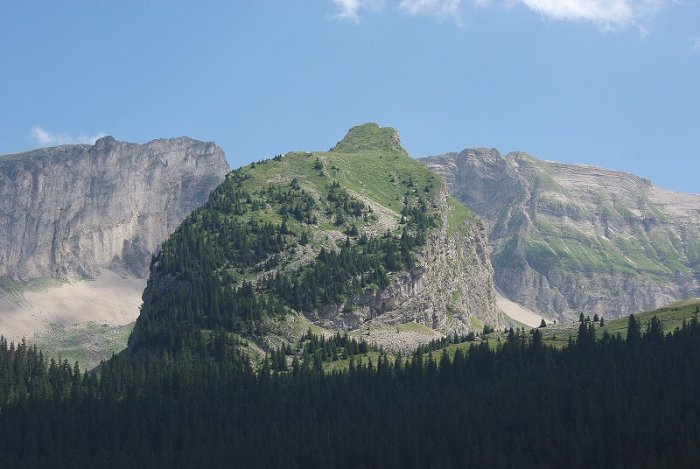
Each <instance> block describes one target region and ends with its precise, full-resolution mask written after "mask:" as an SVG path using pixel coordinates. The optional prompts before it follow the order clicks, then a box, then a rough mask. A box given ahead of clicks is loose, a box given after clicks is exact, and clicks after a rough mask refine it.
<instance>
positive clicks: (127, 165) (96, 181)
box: [0, 137, 229, 340]
mask: <svg viewBox="0 0 700 469" xmlns="http://www.w3.org/2000/svg"><path fill="white" fill-rule="evenodd" d="M228 170H229V167H228V163H227V162H226V159H225V157H224V153H223V151H222V150H221V149H220V148H219V147H217V146H216V145H214V144H213V143H204V142H199V141H196V140H192V139H190V138H186V137H182V138H177V139H167V140H154V141H152V142H149V143H147V144H145V145H137V144H133V143H125V142H118V141H116V140H115V139H114V138H112V137H105V138H102V139H100V140H98V141H97V142H96V143H95V145H93V146H90V145H63V146H58V147H53V148H45V149H40V150H34V151H30V152H26V153H20V154H14V155H5V156H0V334H3V335H5V337H9V338H10V339H13V340H17V339H19V338H21V337H23V336H24V337H28V338H31V337H32V335H33V334H34V333H36V332H41V331H42V330H44V328H45V327H46V326H47V325H49V324H50V323H59V324H62V325H70V326H75V325H80V324H81V323H84V322H86V321H99V322H100V324H102V323H114V324H118V325H121V324H127V323H129V322H132V321H133V320H134V319H135V318H136V316H137V315H138V308H139V305H140V304H141V293H142V291H143V288H144V287H145V284H146V280H145V277H146V275H147V273H148V266H149V262H150V260H151V256H152V254H153V253H154V252H156V250H157V249H158V247H159V246H160V244H161V243H162V242H163V241H164V240H165V239H166V238H167V236H168V235H170V234H171V233H172V232H173V231H174V230H175V228H176V227H177V226H178V225H179V224H180V222H181V221H182V220H183V219H184V218H185V217H186V216H187V215H188V214H189V213H190V212H191V211H192V210H193V209H194V208H195V207H197V206H199V205H201V204H202V203H204V202H205V201H206V200H207V197H208V194H209V192H210V191H211V189H213V188H214V187H216V186H217V185H218V184H219V183H220V182H221V181H222V180H223V178H224V176H225V174H226V173H227V172H228ZM56 280H59V281H56ZM76 282H77V283H76Z"/></svg>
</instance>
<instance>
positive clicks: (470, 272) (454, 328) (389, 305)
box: [308, 187, 503, 334]
mask: <svg viewBox="0 0 700 469" xmlns="http://www.w3.org/2000/svg"><path fill="white" fill-rule="evenodd" d="M447 197H448V192H447V189H446V187H443V189H442V190H441V191H440V192H439V194H438V196H437V198H436V200H435V209H436V210H437V212H438V213H439V215H440V218H441V220H442V226H441V227H440V228H439V229H436V230H435V231H434V232H433V233H431V234H430V236H429V239H428V243H427V244H426V246H425V247H424V249H423V250H422V251H421V252H420V254H419V256H418V260H417V263H416V267H415V268H414V269H412V270H411V271H408V272H404V273H401V274H397V275H396V277H395V278H394V279H393V281H392V282H391V284H390V285H389V286H388V287H387V288H385V289H381V290H378V291H374V292H372V291H368V292H365V293H364V294H363V295H360V296H358V297H355V298H353V299H351V300H350V301H349V302H348V303H346V304H339V305H328V306H325V307H323V308H320V309H319V310H317V311H313V312H311V313H310V314H308V317H309V319H310V320H311V321H313V322H315V323H316V324H318V325H320V326H322V327H326V328H329V329H342V330H346V331H349V330H354V329H358V328H359V327H361V326H364V325H367V324H368V323H376V324H385V325H392V324H405V323H410V322H416V323H420V324H424V325H425V326H427V327H429V328H431V329H434V330H436V331H438V332H441V333H443V334H452V333H460V334H462V333H466V332H469V331H472V330H474V327H473V323H472V320H471V319H472V318H476V319H478V320H479V321H482V322H484V323H486V324H490V325H492V326H494V327H502V325H503V322H502V317H501V315H500V312H499V310H498V308H497V307H496V294H495V290H494V285H493V268H492V267H491V261H490V259H489V255H488V249H489V248H488V239H487V232H486V228H485V226H484V224H483V222H481V220H479V219H477V218H476V217H473V218H472V219H470V220H468V221H467V222H465V224H464V226H462V227H461V229H459V230H456V231H455V232H454V233H452V234H450V230H449V221H448V215H449V211H450V210H451V208H450V207H449V204H448V202H447ZM474 332H481V331H480V330H474Z"/></svg>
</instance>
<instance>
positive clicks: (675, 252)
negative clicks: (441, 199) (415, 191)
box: [423, 148, 700, 318]
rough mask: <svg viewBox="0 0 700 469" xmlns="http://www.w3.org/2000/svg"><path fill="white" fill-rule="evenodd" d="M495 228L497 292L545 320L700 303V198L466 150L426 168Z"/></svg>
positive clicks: (600, 173)
mask: <svg viewBox="0 0 700 469" xmlns="http://www.w3.org/2000/svg"><path fill="white" fill-rule="evenodd" d="M423 161H424V162H425V163H426V164H427V165H428V167H429V168H430V169H432V170H433V171H435V172H437V173H439V174H442V175H443V176H444V177H445V178H446V180H447V182H448V185H449V187H450V190H451V193H452V194H453V195H454V196H455V197H457V198H458V199H459V200H461V201H462V202H464V203H465V204H466V205H467V206H469V207H470V208H471V209H472V210H474V211H475V212H476V213H477V214H478V215H479V216H481V217H482V218H483V219H484V220H486V221H487V222H488V224H489V227H490V239H491V242H492V244H493V246H494V251H493V254H492V262H493V266H494V269H495V281H496V285H497V286H498V287H499V288H500V289H501V290H502V291H503V292H504V293H505V294H506V295H507V297H508V298H510V299H511V300H513V301H516V302H518V303H520V304H523V305H525V306H527V307H528V308H531V309H533V310H535V311H537V312H540V313H541V314H543V315H545V316H547V317H549V318H573V317H578V314H579V312H584V313H586V314H590V315H593V314H595V313H598V314H599V315H601V314H602V315H603V316H605V317H615V316H620V315H625V314H630V313H635V312H638V311H642V310H649V309H653V308H657V307H660V306H662V305H665V304H668V303H670V302H672V301H675V300H679V299H683V298H688V297H694V296H698V294H700V230H699V228H700V195H693V194H681V193H676V192H672V191H669V190H665V189H662V188H659V187H656V186H654V185H653V184H652V183H651V182H650V181H649V180H646V179H643V178H640V177H637V176H634V175H632V174H627V173H622V172H618V171H611V170H607V169H603V168H598V167H593V166H586V165H574V164H561V163H554V162H548V161H541V160H537V159H535V158H533V157H531V156H528V155H526V154H524V153H510V154H508V155H505V156H502V155H500V154H499V153H498V151H496V150H488V149H482V148H477V149H467V150H464V151H462V152H461V153H451V154H446V155H442V156H437V157H431V158H426V159H424V160H423Z"/></svg>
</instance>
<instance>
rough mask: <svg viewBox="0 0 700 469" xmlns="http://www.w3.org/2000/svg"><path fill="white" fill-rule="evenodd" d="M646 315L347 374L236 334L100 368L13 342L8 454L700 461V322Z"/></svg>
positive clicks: (287, 462) (4, 381)
mask: <svg viewBox="0 0 700 469" xmlns="http://www.w3.org/2000/svg"><path fill="white" fill-rule="evenodd" d="M629 328H630V330H629V331H628V335H627V337H628V338H627V339H626V340H625V339H622V338H620V337H619V336H610V335H607V334H606V335H605V336H603V337H602V338H600V340H596V338H595V329H594V328H593V326H591V325H589V324H582V325H581V326H580V331H579V335H578V338H577V339H576V340H575V341H574V340H573V339H572V341H571V342H570V344H569V345H568V346H567V347H564V348H563V349H555V348H552V347H548V346H546V345H543V344H542V340H541V339H542V337H541V335H540V334H541V333H540V331H539V330H536V331H534V332H533V333H532V334H518V333H515V332H513V333H511V334H509V336H508V339H507V340H506V341H504V343H503V344H502V346H501V347H499V348H498V349H497V350H493V349H492V348H490V347H489V346H488V344H487V343H486V342H480V343H474V344H473V345H472V346H471V347H470V348H469V349H468V351H467V352H466V353H463V352H462V351H461V350H459V351H458V352H457V353H456V354H455V355H454V358H453V359H449V358H448V356H447V355H446V354H443V355H441V358H438V359H436V360H432V359H430V358H427V357H426V356H423V355H421V354H418V353H417V354H415V355H413V356H412V357H408V358H405V359H403V360H401V359H400V360H396V361H395V362H393V363H391V362H390V361H389V360H388V359H387V358H386V357H385V356H383V355H382V356H381V357H380V358H379V360H378V361H377V362H375V363H372V364H369V363H367V362H366V361H365V362H363V363H360V362H358V361H354V360H353V363H352V364H351V366H350V369H349V370H348V371H343V372H333V373H323V372H321V371H320V369H319V367H318V366H317V363H314V361H313V360H312V361H311V362H306V363H300V362H298V361H295V363H294V365H293V366H292V367H290V369H289V371H285V372H275V371H270V370H269V369H267V368H263V369H262V370H260V371H257V372H254V371H252V369H251V368H250V366H249V365H248V364H247V363H246V360H245V358H244V357H242V356H240V355H239V354H237V352H236V350H237V348H236V347H235V345H236V344H235V343H233V339H231V338H230V337H229V336H227V335H226V334H217V335H215V336H214V337H213V338H212V339H211V340H210V341H208V342H206V343H205V342H204V341H200V342H199V343H198V344H196V347H199V348H201V349H199V350H198V349H197V348H195V349H190V348H188V347H183V348H182V349H181V350H180V351H179V352H178V353H176V354H175V355H169V354H167V353H165V354H164V355H163V356H161V357H158V358H154V357H153V356H148V355H144V356H143V357H142V358H140V359H137V358H135V357H134V356H121V357H117V358H115V359H113V360H111V361H109V362H107V363H105V364H103V366H102V367H101V369H100V370H99V371H98V372H96V373H93V374H82V375H81V374H80V373H79V372H78V370H77V368H76V367H71V366H70V365H69V364H68V363H56V362H49V363H47V362H46V360H45V359H44V358H43V356H42V355H41V353H40V352H38V351H37V350H36V349H35V348H32V347H29V346H27V345H26V344H20V345H18V346H17V345H8V344H7V343H6V342H4V341H3V342H2V343H1V344H0V435H2V438H0V467H52V468H60V467H71V468H76V467H290V468H294V467H420V468H425V467H504V468H506V467H556V468H561V467H696V466H697V463H698V461H700V445H699V444H698V434H699V430H700V409H699V408H698V395H700V394H699V393H700V325H699V324H698V322H697V320H693V321H691V322H690V323H688V324H684V325H683V327H682V328H680V329H678V330H676V331H675V332H673V333H669V334H666V335H664V333H663V332H662V329H661V327H660V325H659V324H658V321H652V323H650V324H649V326H648V327H647V328H646V330H644V331H639V330H638V323H637V322H636V321H635V320H632V321H630V326H629ZM310 343H311V342H310ZM346 345H347V343H346V342H343V340H342V339H340V340H339V341H338V342H337V343H335V346H337V347H339V349H340V347H341V346H346ZM328 347H329V345H327V344H325V343H323V344H321V342H320V341H316V342H314V343H313V345H310V349H311V350H313V351H318V350H326V349H328ZM324 353H325V352H324ZM438 356H440V355H438Z"/></svg>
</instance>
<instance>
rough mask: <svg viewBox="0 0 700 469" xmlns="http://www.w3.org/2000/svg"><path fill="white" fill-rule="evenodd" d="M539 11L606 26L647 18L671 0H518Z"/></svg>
mask: <svg viewBox="0 0 700 469" xmlns="http://www.w3.org/2000/svg"><path fill="white" fill-rule="evenodd" d="M518 2H519V3H522V4H524V5H525V6H527V7H528V8H530V9H531V10H533V11H536V12H538V13H540V14H541V15H543V16H545V17H547V18H551V19H555V20H564V21H588V22H591V23H595V24H598V25H600V26H603V27H607V28H615V27H625V26H629V25H632V24H638V22H639V21H643V20H645V19H648V18H649V17H651V16H652V15H654V14H655V13H657V12H658V11H659V10H660V9H661V8H663V7H664V6H666V5H667V4H670V3H672V2H673V0H518Z"/></svg>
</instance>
